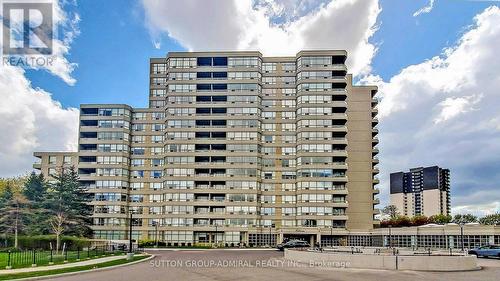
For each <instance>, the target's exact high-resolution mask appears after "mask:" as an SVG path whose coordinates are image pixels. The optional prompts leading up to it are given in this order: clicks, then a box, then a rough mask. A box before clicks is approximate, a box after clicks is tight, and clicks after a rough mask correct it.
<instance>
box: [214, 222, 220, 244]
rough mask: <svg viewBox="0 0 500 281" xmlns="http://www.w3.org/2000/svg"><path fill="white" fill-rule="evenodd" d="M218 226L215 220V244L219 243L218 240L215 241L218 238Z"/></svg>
mask: <svg viewBox="0 0 500 281" xmlns="http://www.w3.org/2000/svg"><path fill="white" fill-rule="evenodd" d="M218 228H219V225H218V224H217V222H215V244H217V243H219V241H217V240H219V239H218V238H217V232H218Z"/></svg>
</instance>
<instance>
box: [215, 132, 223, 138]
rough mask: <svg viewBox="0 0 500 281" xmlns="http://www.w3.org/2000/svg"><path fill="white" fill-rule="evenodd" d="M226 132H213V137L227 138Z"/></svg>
mask: <svg viewBox="0 0 500 281" xmlns="http://www.w3.org/2000/svg"><path fill="white" fill-rule="evenodd" d="M225 137H226V132H213V133H212V138H225Z"/></svg>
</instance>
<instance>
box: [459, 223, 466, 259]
mask: <svg viewBox="0 0 500 281" xmlns="http://www.w3.org/2000/svg"><path fill="white" fill-rule="evenodd" d="M458 225H460V244H462V253H465V247H464V222H463V221H461V222H460V223H459V224H458Z"/></svg>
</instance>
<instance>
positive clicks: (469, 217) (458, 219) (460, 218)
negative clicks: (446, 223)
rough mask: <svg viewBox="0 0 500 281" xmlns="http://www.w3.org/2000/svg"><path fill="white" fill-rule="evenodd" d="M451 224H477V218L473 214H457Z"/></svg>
mask: <svg viewBox="0 0 500 281" xmlns="http://www.w3.org/2000/svg"><path fill="white" fill-rule="evenodd" d="M451 222H453V223H457V224H461V223H471V222H477V217H476V216H474V215H473V214H456V215H455V216H454V217H453V220H452V221H451Z"/></svg>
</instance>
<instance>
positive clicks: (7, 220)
mask: <svg viewBox="0 0 500 281" xmlns="http://www.w3.org/2000/svg"><path fill="white" fill-rule="evenodd" d="M0 201H1V204H0V213H1V214H2V216H1V217H0V229H2V230H3V232H4V233H8V232H13V233H14V247H15V248H17V247H18V245H19V243H18V236H19V232H20V231H21V229H22V228H23V227H24V220H25V217H26V215H27V214H28V213H29V211H28V209H27V208H26V204H27V203H28V200H26V198H25V197H24V196H23V195H22V194H21V193H14V192H13V191H12V188H11V186H10V185H7V186H6V188H5V190H4V192H3V194H2V196H1V198H0Z"/></svg>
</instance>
